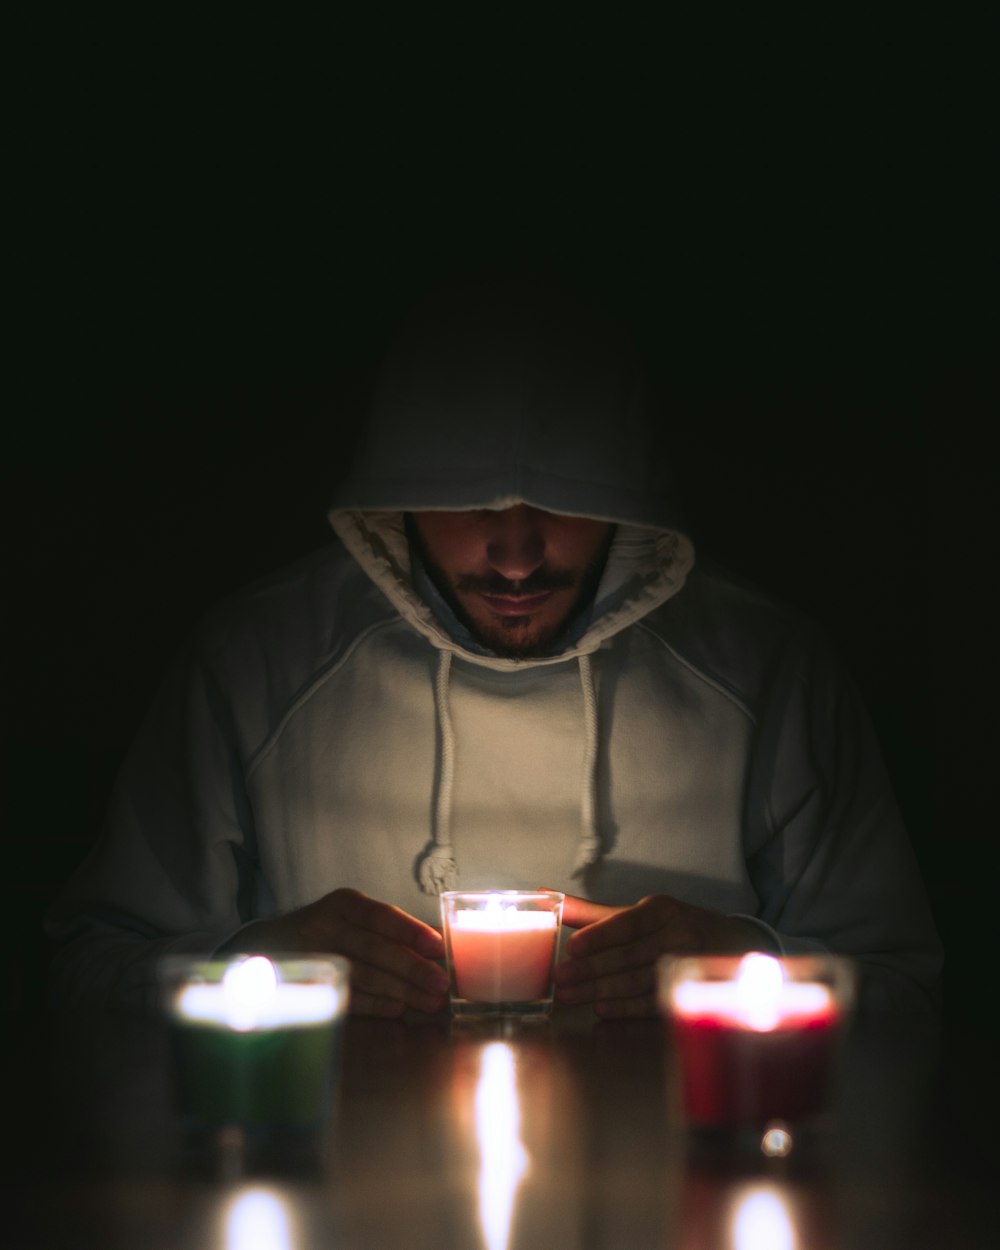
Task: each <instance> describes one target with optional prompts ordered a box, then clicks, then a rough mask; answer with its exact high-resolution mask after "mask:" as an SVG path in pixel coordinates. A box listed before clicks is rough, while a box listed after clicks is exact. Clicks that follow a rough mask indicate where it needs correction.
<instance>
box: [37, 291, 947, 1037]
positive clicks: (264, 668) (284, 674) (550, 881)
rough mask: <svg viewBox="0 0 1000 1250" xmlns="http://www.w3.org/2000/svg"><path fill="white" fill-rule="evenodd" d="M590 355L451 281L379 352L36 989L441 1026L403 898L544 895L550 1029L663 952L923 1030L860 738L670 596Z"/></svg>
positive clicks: (883, 791)
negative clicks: (252, 976)
mask: <svg viewBox="0 0 1000 1250" xmlns="http://www.w3.org/2000/svg"><path fill="white" fill-rule="evenodd" d="M660 432H661V430H660V419H659V418H658V415H657V413H656V411H655V409H654V407H653V405H652V402H651V399H650V394H649V390H648V387H647V386H646V384H645V380H644V375H643V372H642V368H641V365H640V363H639V361H638V359H637V358H636V356H635V353H634V352H633V351H632V349H631V347H630V346H629V344H628V342H627V340H626V339H625V337H624V336H623V335H622V334H621V333H620V332H619V331H618V330H617V329H616V328H615V327H613V326H612V325H610V324H609V323H608V322H607V321H606V320H605V319H604V318H603V317H602V316H601V315H600V314H598V313H597V312H596V311H595V310H593V309H592V308H590V307H588V306H587V305H586V304H585V303H583V302H578V301H576V300H573V299H570V298H568V297H567V296H565V295H562V294H559V293H556V292H553V291H552V290H550V289H548V288H546V287H544V286H537V285H533V284H530V283H529V284H527V285H526V286H525V285H521V284H517V283H511V284H504V283H501V284H499V285H494V286H488V287H485V288H484V287H477V286H476V285H475V284H468V285H462V284H458V285H457V286H454V287H452V288H449V289H448V290H447V291H446V292H444V293H443V294H441V295H439V296H438V297H436V298H434V299H431V300H430V301H429V302H428V303H427V304H426V305H425V306H424V307H423V308H422V309H421V310H420V312H419V314H418V315H417V316H416V318H415V319H414V320H413V322H412V323H411V324H410V325H409V327H408V328H407V329H406V330H405V331H404V333H403V334H402V335H401V336H400V339H399V341H398V342H397V344H396V346H395V347H394V349H393V350H392V351H391V352H390V353H389V355H388V357H387V359H386V361H385V364H384V367H383V369H382V373H381V376H380V381H379V385H378V387H377V389H376V393H375V397H374V401H373V404H372V408H371V412H370V419H369V422H368V426H367V428H366V430H365V437H364V439H363V440H362V444H361V447H360V450H359V453H358V455H357V457H356V459H355V463H354V465H353V468H352V472H351V474H350V476H349V477H348V479H347V480H346V481H345V482H344V483H342V485H341V487H340V489H339V492H338V494H337V497H336V499H335V502H334V506H333V508H332V509H331V512H330V519H331V522H332V525H333V529H334V531H335V533H336V535H337V542H336V543H335V545H333V546H332V547H331V548H329V549H327V550H324V551H322V552H319V553H317V554H316V555H314V556H311V557H309V558H307V559H306V560H304V561H302V562H300V563H299V564H298V565H297V566H295V567H294V568H292V569H291V570H286V571H285V572H283V573H282V574H280V575H278V576H277V577H274V578H271V579H268V580H267V581H265V582H263V583H261V584H259V585H257V586H255V587H252V588H251V589H250V590H249V591H248V592H246V593H245V594H244V595H242V596H239V597H237V599H235V600H234V601H233V602H230V603H227V604H224V605H221V606H220V607H219V608H218V609H217V610H216V611H215V612H214V613H213V614H212V615H211V617H210V618H209V620H208V621H207V622H206V624H205V627H204V628H203V629H202V631H201V632H200V634H199V636H198V638H197V640H196V641H195V643H194V644H193V645H192V648H191V651H190V654H188V655H187V656H185V657H183V658H182V660H181V661H180V662H179V663H178V666H177V668H176V670H175V672H174V673H173V674H172V675H171V677H170V678H169V679H168V681H167V682H166V684H165V686H164V689H163V691H162V692H161V694H160V696H159V698H158V700H157V702H156V705H155V707H154V709H153V711H152V713H151V715H150V717H149V719H148V721H147V723H146V724H145V726H144V728H143V730H142V732H141V734H140V736H139V738H138V741H137V742H136V744H135V746H134V748H133V750H132V752H131V753H130V755H129V757H128V759H127V760H126V762H125V765H124V767H123V769H122V773H121V776H120V778H119V781H118V784H117V785H116V788H115V793H114V797H113V800H112V804H111V811H110V813H109V821H108V829H107V832H106V835H105V837H104V839H103V841H102V842H101V844H100V846H99V847H98V848H96V849H95V852H94V854H93V855H92V856H91V858H90V859H89V860H88V862H87V863H86V864H85V865H84V866H83V868H82V869H81V871H80V872H79V873H78V875H77V877H76V878H75V879H74V881H73V882H71V883H70V885H69V887H68V888H67V890H66V891H65V893H64V895H63V897H62V898H61V899H60V900H59V901H58V902H57V904H56V905H55V906H54V907H53V909H52V911H51V913H50V917H49V929H50V933H51V935H52V938H53V941H54V943H55V946H56V951H55V957H54V964H53V966H54V976H55V983H56V988H57V992H59V993H62V994H64V995H65V996H67V997H70V998H73V997H79V996H83V995H91V994H95V993H96V994H114V995H116V996H120V997H124V998H126V999H128V998H135V999H141V998H144V997H146V996H147V995H148V993H149V991H150V989H151V987H152V985H153V983H154V977H155V966H156V961H157V960H158V959H159V957H160V956H162V955H163V954H165V953H168V952H180V951H185V952H192V953H203V954H206V955H207V954H209V953H211V952H213V951H217V950H223V949H224V950H259V951H265V952H269V953H280V952H288V951H296V950H299V951H318V950H322V951H333V952H337V953H341V954H344V955H347V956H348V957H349V958H350V960H351V963H352V1006H353V1010H355V1011H357V1012H363V1013H369V1014H378V1015H394V1014H399V1013H400V1012H402V1011H405V1010H407V1009H415V1010H420V1011H435V1010H438V1009H439V1008H441V1007H442V1006H443V1005H444V1003H445V1001H446V979H445V976H444V973H443V971H442V969H441V967H440V962H439V961H440V960H441V958H442V955H443V949H442V942H441V937H440V934H439V932H438V930H437V928H436V925H437V924H438V922H439V912H438V901H437V895H438V894H439V893H440V892H441V890H443V889H446V888H451V887H454V886H458V885H460V886H461V887H462V888H466V889H477V888H480V889H482V888H535V887H539V886H546V887H550V888H556V889H561V890H565V891H566V892H567V893H568V894H569V895H570V897H569V898H568V899H567V904H566V911H565V917H566V920H567V923H568V924H569V926H570V927H572V928H575V929H578V932H577V933H576V934H575V935H574V936H573V937H572V939H571V940H570V942H569V943H568V948H567V956H568V957H567V958H566V960H565V961H564V962H563V963H562V964H561V965H560V967H559V970H558V974H557V980H558V997H559V999H560V1001H563V1002H591V1003H593V1004H594V1007H595V1010H596V1011H597V1012H598V1013H599V1014H601V1015H604V1016H609V1017H614V1016H631V1015H645V1014H650V1013H651V1012H653V1011H654V1010H655V997H654V982H653V970H654V967H655V962H656V960H657V958H658V957H659V956H660V955H661V954H663V953H665V952H670V951H701V950H710V951H732V952H739V951H744V950H750V949H771V950H776V951H783V952H786V953H795V952H799V951H807V950H815V949H833V950H838V951H844V952H847V953H849V954H852V955H854V956H856V957H857V958H858V960H859V961H860V964H861V966H862V968H863V969H864V971H865V974H866V975H865V992H866V997H867V999H868V1000H869V1001H871V1002H873V1003H900V1004H906V1005H908V1006H910V1007H913V1008H915V1009H920V1010H928V1011H932V1010H933V1006H934V1003H935V998H936V993H937V977H938V970H939V963H940V950H939V945H938V941H937V938H936V935H935V932H934V927H933V924H932V922H931V918H930V915H929V911H928V908H927V903H926V899H925V896H924V892H923V888H922V885H921V882H920V879H919V874H918V871H917V868H916V864H915V862H914V859H913V856H912V852H911V849H910V847H909V845H908V842H907V839H906V835H905V833H904V831H903V829H902V827H901V823H900V820H899V816H898V812H897V810H896V807H895V804H894V801H893V797H892V793H891V790H890V787H889V785H888V782H887V780H886V777H885V775H884V772H883V769H882V765H881V762H880V759H879V753H878V749H877V746H876V744H875V741H874V739H873V736H872V732H871V729H870V727H869V725H868V722H867V720H866V717H865V715H864V712H863V710H862V709H861V707H860V705H859V702H858V699H857V697H856V695H855V693H854V692H853V690H852V688H851V686H850V684H849V682H848V681H847V680H846V679H845V678H844V676H843V674H842V673H841V672H840V670H839V668H838V666H837V664H836V662H835V661H834V659H833V658H832V657H831V655H830V653H829V651H828V648H827V647H826V645H825V644H824V642H823V641H822V639H821V638H819V637H818V636H817V634H816V633H815V631H814V630H812V629H811V628H810V627H809V626H808V625H807V624H805V623H804V622H802V621H801V620H799V619H798V618H797V617H796V615H795V614H794V613H792V612H790V611H789V610H787V609H785V608H783V607H781V606H779V605H777V604H775V603H773V602H771V601H770V600H769V599H767V598H766V597H764V596H762V595H760V594H759V593H757V592H755V591H753V590H749V589H746V588H744V587H740V586H737V585H736V584H734V583H733V581H732V580H731V579H728V578H725V577H723V576H720V575H719V574H717V573H714V572H712V571H710V570H707V569H701V568H696V567H695V558H694V549H693V545H692V542H691V540H690V538H689V537H688V536H687V534H686V533H685V532H684V531H683V529H682V528H680V527H679V526H678V524H677V522H676V519H675V518H674V516H673V510H674V507H675V504H674V497H673V494H672V492H671V488H670V485H669V482H668V481H667V480H666V479H665V478H664V477H663V476H662V474H661V472H660V464H661V457H660V456H659V454H658V448H657V445H656V436H657V434H658V433H660Z"/></svg>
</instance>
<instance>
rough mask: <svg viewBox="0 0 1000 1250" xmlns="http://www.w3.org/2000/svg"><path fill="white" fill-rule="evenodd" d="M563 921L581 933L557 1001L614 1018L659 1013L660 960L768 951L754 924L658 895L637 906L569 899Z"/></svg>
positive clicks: (563, 966) (560, 976)
mask: <svg viewBox="0 0 1000 1250" xmlns="http://www.w3.org/2000/svg"><path fill="white" fill-rule="evenodd" d="M563 923H564V924H566V925H568V926H569V927H570V928H572V929H578V930H579V932H578V933H574V934H573V936H572V937H571V938H570V939H569V941H568V942H567V944H566V954H567V956H568V958H566V959H565V960H563V961H562V963H559V964H557V965H556V970H555V981H556V1000H557V1001H558V1002H561V1003H593V1004H594V1011H595V1012H596V1013H597V1015H599V1016H602V1017H605V1018H606V1019H618V1018H622V1017H633V1016H652V1015H655V1014H656V1012H657V1001H656V961H657V960H658V959H659V957H660V956H661V955H674V954H676V955H697V954H742V953H743V952H745V951H752V950H762V949H765V948H766V945H767V940H766V935H765V934H764V933H763V932H762V930H760V929H758V928H757V926H756V925H752V924H750V922H749V921H746V920H739V919H736V918H734V917H732V916H724V915H722V913H721V912H715V911H708V910H707V909H705V908H703V907H694V906H692V905H691V904H690V903H682V902H680V901H679V900H678V899H675V898H671V897H670V896H669V895H666V894H656V895H652V896H651V897H650V898H644V899H642V900H641V901H640V902H638V903H635V904H634V905H633V906H631V907H607V906H605V905H604V904H603V903H591V902H589V901H588V900H587V899H582V898H576V897H574V896H573V895H571V894H567V895H566V903H565V906H564V908H563Z"/></svg>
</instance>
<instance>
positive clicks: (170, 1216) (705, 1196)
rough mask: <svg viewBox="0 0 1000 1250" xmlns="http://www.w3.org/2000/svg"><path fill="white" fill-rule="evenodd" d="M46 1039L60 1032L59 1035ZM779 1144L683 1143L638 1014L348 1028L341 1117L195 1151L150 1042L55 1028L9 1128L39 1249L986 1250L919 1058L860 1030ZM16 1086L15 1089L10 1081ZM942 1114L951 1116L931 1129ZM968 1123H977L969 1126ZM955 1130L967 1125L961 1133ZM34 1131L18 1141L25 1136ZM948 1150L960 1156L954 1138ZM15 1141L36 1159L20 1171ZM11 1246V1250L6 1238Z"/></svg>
mask: <svg viewBox="0 0 1000 1250" xmlns="http://www.w3.org/2000/svg"><path fill="white" fill-rule="evenodd" d="M56 1026H58V1027H56ZM859 1041H861V1042H863V1045H861V1046H860V1048H859V1050H858V1051H857V1053H855V1054H854V1055H853V1056H852V1062H851V1065H850V1071H849V1077H850V1079H849V1080H847V1081H846V1082H845V1085H844V1090H843V1094H842V1097H841V1099H840V1100H839V1102H838V1104H837V1108H836V1110H837V1114H836V1116H835V1117H834V1122H832V1123H831V1124H830V1125H828V1126H826V1128H825V1129H824V1131H823V1132H821V1133H819V1134H818V1135H817V1137H816V1138H815V1140H809V1139H800V1137H799V1134H796V1141H795V1144H794V1149H793V1150H792V1151H791V1153H790V1154H787V1155H783V1154H782V1152H781V1151H780V1150H770V1151H767V1152H762V1150H761V1141H760V1138H759V1136H758V1137H757V1139H756V1141H755V1142H754V1143H752V1146H753V1148H752V1149H742V1148H740V1145H739V1143H738V1142H736V1141H735V1140H729V1139H727V1141H726V1143H724V1144H723V1146H722V1148H721V1149H720V1148H719V1146H720V1143H718V1142H706V1141H700V1140H698V1139H697V1138H695V1137H693V1136H692V1135H691V1134H690V1133H689V1132H688V1131H687V1129H686V1126H685V1125H684V1123H683V1121H682V1119H681V1118H679V1117H678V1115H677V1114H676V1106H675V1103H674V1101H673V1099H672V1097H671V1088H672V1084H671V1081H670V1080H669V1077H670V1067H669V1064H670V1052H669V1048H667V1047H665V1045H664V1039H663V1036H662V1033H661V1031H660V1029H659V1028H658V1026H657V1024H656V1023H655V1022H641V1021H640V1022H621V1023H612V1022H606V1023H603V1024H602V1023H595V1022H594V1021H593V1019H592V1017H591V1016H590V1015H589V1013H584V1012H581V1013H578V1014H573V1013H564V1014H557V1015H556V1016H555V1017H553V1018H552V1020H551V1021H548V1022H546V1023H544V1024H536V1025H533V1026H526V1027H523V1028H519V1029H513V1030H510V1031H508V1032H504V1031H502V1030H501V1031H495V1030H494V1031H490V1030H470V1029H468V1028H466V1027H464V1026H463V1027H462V1028H457V1027H455V1026H454V1025H453V1024H452V1023H451V1022H449V1021H447V1020H423V1021H420V1020H417V1021H409V1020H407V1021H375V1020H351V1021H349V1022H348V1028H347V1033H346V1036H345V1045H344V1069H343V1080H342V1082H341V1087H340V1091H339V1098H338V1104H337V1107H336V1109H335V1111H334V1112H333V1114H332V1115H331V1116H330V1118H329V1120H328V1122H326V1123H325V1124H324V1125H323V1126H322V1128H321V1130H320V1131H317V1132H316V1133H315V1134H312V1133H310V1134H308V1135H305V1136H302V1137H301V1138H300V1137H298V1136H293V1137H288V1136H285V1135H282V1136H281V1137H280V1139H277V1140H275V1141H273V1142H262V1141H257V1140H256V1139H253V1140H251V1139H249V1138H248V1139H247V1140H243V1138H242V1137H240V1138H239V1139H238V1140H237V1138H236V1136H235V1135H234V1136H233V1138H232V1140H231V1141H230V1140H229V1139H228V1138H225V1139H223V1138H221V1137H219V1136H215V1137H211V1138H205V1137H192V1136H191V1135H189V1134H188V1133H187V1131H186V1130H185V1128H184V1124H183V1122H182V1120H181V1119H180V1118H179V1117H178V1116H177V1114H176V1108H175V1106H174V1103H173V1100H172V1094H171V1089H170V1082H169V1062H168V1059H169V1051H168V1048H167V1047H166V1044H165V1038H164V1037H163V1036H161V1035H159V1034H158V1032H157V1030H156V1029H155V1028H152V1029H151V1030H150V1029H147V1028H145V1027H137V1026H135V1025H134V1023H132V1022H125V1021H117V1020H113V1019H111V1018H105V1019H100V1018H99V1019H86V1018H82V1017H73V1018H70V1017H67V1018H65V1019H64V1020H54V1021H53V1028H52V1030H51V1031H50V1034H49V1036H48V1038H47V1041H46V1045H45V1047H42V1046H39V1047H37V1048H36V1050H35V1052H34V1056H33V1057H34V1062H35V1063H36V1064H37V1065H38V1066H37V1067H36V1068H35V1069H31V1071H33V1072H34V1073H35V1074H36V1075H35V1077H34V1079H33V1082H32V1088H34V1089H39V1088H43V1089H44V1090H45V1091H46V1098H45V1099H44V1101H43V1102H42V1103H39V1102H38V1100H37V1099H36V1100H35V1101H34V1102H33V1104H32V1107H33V1113H32V1117H31V1119H30V1120H29V1121H27V1122H26V1123H25V1125H24V1126H23V1127H22V1128H21V1129H20V1130H19V1132H20V1141H21V1143H22V1148H23V1150H24V1152H25V1153H24V1154H23V1156H22V1164H21V1168H20V1172H19V1173H18V1175H19V1176H20V1177H22V1178H23V1179H22V1182H20V1183H19V1184H20V1188H21V1189H22V1190H23V1193H24V1197H25V1199H26V1202H27V1205H28V1206H29V1207H30V1212H29V1219H30V1225H29V1227H30V1228H31V1230H32V1231H33V1233H34V1241H30V1240H29V1241H26V1242H17V1243H16V1244H18V1245H20V1244H25V1245H28V1244H37V1245H73V1246H74V1247H76V1250H89V1247H94V1250H113V1248H115V1250H116V1248H117V1247H122V1248H126V1247H127V1248H128V1250H132V1247H135V1246H142V1247H143V1250H161V1248H162V1250H176V1248H179V1247H184V1250H187V1248H188V1247H198V1250H201V1248H202V1247H204V1248H205V1250H312V1248H313V1247H321V1246H322V1247H326V1246H330V1247H333V1246H350V1247H351V1250H368V1248H371V1250H385V1247H386V1246H406V1247H407V1250H425V1248H426V1250H441V1248H442V1247H448V1248H449V1250H539V1247H551V1248H552V1250H623V1248H627V1250H665V1248H666V1247H668V1246H669V1247H671V1248H675V1250H869V1248H870V1250H887V1248H888V1247H894V1246H906V1247H907V1250H918V1248H919V1250H922V1248H923V1247H925V1246H932V1245H933V1246H935V1247H936V1246H939V1245H948V1246H949V1250H966V1247H972V1246H978V1245H979V1244H988V1243H987V1242H984V1241H982V1240H981V1239H980V1240H979V1241H977V1240H976V1239H975V1236H974V1233H976V1232H978V1225H979V1224H980V1223H981V1222H982V1220H983V1219H984V1217H985V1218H987V1219H988V1221H989V1222H990V1223H992V1222H993V1216H992V1212H990V1211H988V1210H987V1209H986V1208H985V1207H984V1206H982V1205H970V1202H969V1199H970V1198H971V1197H973V1196H975V1194H976V1192H977V1191H976V1178H977V1176H978V1175H979V1174H980V1173H981V1172H984V1171H985V1170H986V1169H985V1164H984V1163H983V1162H981V1160H983V1159H984V1158H985V1156H984V1155H982V1154H981V1151H982V1150H983V1141H984V1140H991V1138H992V1133H991V1132H989V1131H988V1129H987V1128H985V1127H984V1128H983V1129H982V1130H981V1134H980V1133H976V1134H973V1136H972V1137H971V1138H968V1137H966V1136H965V1135H964V1134H957V1135H956V1134H952V1135H950V1136H940V1137H939V1136H937V1135H935V1134H934V1132H933V1131H932V1130H931V1126H930V1124H929V1123H928V1120H927V1117H926V1115H925V1114H924V1113H923V1111H922V1110H921V1107H922V1096H921V1094H920V1089H921V1085H922V1080H921V1079H918V1078H919V1076H920V1071H921V1065H920V1064H918V1063H917V1060H916V1056H915V1055H914V1054H913V1053H912V1050H910V1049H908V1047H907V1043H906V1039H905V1038H902V1039H901V1038H899V1037H898V1036H894V1037H891V1038H890V1037H886V1038H883V1039H880V1038H879V1037H878V1036H872V1035H869V1036H866V1037H864V1038H862V1039H859ZM22 1081H23V1083H24V1084H26V1085H27V1084H28V1081H27V1077H26V1076H22ZM946 1123H948V1124H951V1123H952V1121H951V1120H948V1121H946ZM984 1124H985V1121H984ZM962 1127H963V1130H965V1131H966V1132H967V1131H968V1127H969V1121H968V1120H965V1121H962ZM29 1130H30V1131H29ZM956 1141H957V1142H959V1144H960V1145H964V1146H965V1149H956V1148H955V1142H956ZM29 1146H30V1147H33V1148H34V1149H35V1151H36V1157H37V1159H38V1167H37V1168H36V1169H35V1170H34V1171H33V1172H32V1171H30V1169H29V1167H28V1162H29V1150H28V1148H29ZM12 1244H14V1243H12Z"/></svg>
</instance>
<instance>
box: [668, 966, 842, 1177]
mask: <svg viewBox="0 0 1000 1250" xmlns="http://www.w3.org/2000/svg"><path fill="white" fill-rule="evenodd" d="M657 974H658V993H659V1003H660V1009H661V1012H662V1015H663V1017H664V1019H665V1021H666V1025H667V1032H668V1037H669V1039H670V1042H671V1045H672V1051H673V1060H674V1062H673V1065H672V1069H671V1071H672V1072H673V1075H674V1078H675V1081H676V1086H675V1092H676V1093H678V1094H679V1104H680V1111H681V1115H682V1117H683V1120H684V1122H685V1124H687V1125H688V1126H691V1127H694V1128H701V1129H709V1130H740V1129H745V1130H753V1132H754V1134H756V1135H757V1139H758V1140H759V1142H760V1146H761V1149H762V1150H763V1151H764V1153H765V1154H768V1153H773V1154H782V1153H787V1151H788V1150H789V1149H790V1148H791V1142H792V1137H793V1132H794V1131H795V1128H796V1127H798V1128H804V1127H808V1126H810V1125H814V1124H815V1123H816V1122H817V1120H819V1119H820V1118H821V1117H822V1116H823V1115H824V1113H825V1112H827V1111H828V1110H829V1107H830V1095H831V1089H832V1083H833V1079H834V1076H835V1072H836V1068H837V1060H838V1055H839V1052H840V1043H841V1041H842V1038H843V1035H844V1032H845V1027H846V1025H847V1023H848V1020H849V1017H850V1014H851V1011H852V1008H853V1002H854V991H855V969H854V964H853V963H852V961H851V960H849V959H847V958H845V957H843V956H837V955H815V956H814V955H805V956H792V957H786V958H777V957H775V956H772V955H765V954H760V953H753V954H749V955H744V956H738V955H734V956H698V957H685V956H665V957H664V958H663V959H661V960H660V961H659V964H658V966H657Z"/></svg>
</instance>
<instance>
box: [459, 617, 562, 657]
mask: <svg viewBox="0 0 1000 1250" xmlns="http://www.w3.org/2000/svg"><path fill="white" fill-rule="evenodd" d="M473 632H474V634H475V635H476V639H477V640H478V641H479V642H480V643H481V644H482V645H483V646H484V647H488V648H489V650H490V651H493V652H494V653H495V654H496V655H498V656H499V657H500V658H501V659H504V660H530V659H532V658H533V657H535V656H541V655H548V654H549V653H550V648H551V646H552V643H553V642H554V641H555V639H556V637H557V635H558V632H559V631H558V628H555V627H552V626H548V627H546V626H545V625H543V624H540V623H539V622H538V621H536V620H535V619H534V618H533V617H531V616H505V617H501V618H499V619H498V620H491V621H488V622H484V621H475V622H473Z"/></svg>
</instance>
